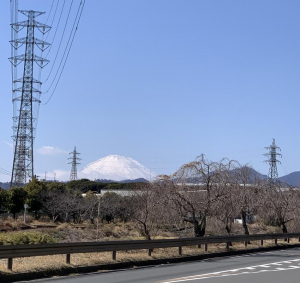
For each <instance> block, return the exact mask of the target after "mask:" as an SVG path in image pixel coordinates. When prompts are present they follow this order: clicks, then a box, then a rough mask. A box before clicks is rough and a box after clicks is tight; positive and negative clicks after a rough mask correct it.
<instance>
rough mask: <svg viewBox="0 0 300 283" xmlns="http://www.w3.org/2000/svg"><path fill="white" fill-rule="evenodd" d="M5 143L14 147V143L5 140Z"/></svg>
mask: <svg viewBox="0 0 300 283" xmlns="http://www.w3.org/2000/svg"><path fill="white" fill-rule="evenodd" d="M5 143H6V144H7V145H8V146H9V147H13V146H14V145H13V144H12V143H10V142H8V141H5Z"/></svg>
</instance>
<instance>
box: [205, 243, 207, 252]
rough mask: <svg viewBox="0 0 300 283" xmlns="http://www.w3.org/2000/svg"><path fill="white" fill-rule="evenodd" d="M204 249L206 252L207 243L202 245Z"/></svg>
mask: <svg viewBox="0 0 300 283" xmlns="http://www.w3.org/2000/svg"><path fill="white" fill-rule="evenodd" d="M204 250H205V251H206V252H207V244H205V245H204Z"/></svg>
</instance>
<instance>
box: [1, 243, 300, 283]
mask: <svg viewBox="0 0 300 283" xmlns="http://www.w3.org/2000/svg"><path fill="white" fill-rule="evenodd" d="M296 247H300V244H294V245H278V246H273V247H262V248H256V249H249V250H238V251H228V252H221V253H208V254H202V255H197V256H186V257H176V258H168V259H153V260H145V261H131V262H119V263H112V264H103V265H94V266H78V267H71V266H70V267H63V268H61V269H54V270H45V271H36V272H26V273H15V274H0V282H1V283H11V282H17V281H24V280H25V281H28V280H37V279H43V278H51V277H53V276H68V275H71V274H84V273H93V272H98V271H104V272H111V271H117V270H120V269H130V268H142V267H147V266H154V265H161V264H170V263H180V262H189V261H197V260H203V259H210V258H219V257H228V256H234V255H243V254H251V253H257V252H266V251H273V250H281V249H290V248H296Z"/></svg>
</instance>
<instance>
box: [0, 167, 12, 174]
mask: <svg viewBox="0 0 300 283" xmlns="http://www.w3.org/2000/svg"><path fill="white" fill-rule="evenodd" d="M0 170H2V171H6V172H7V173H10V172H9V171H8V170H6V169H4V168H2V167H0Z"/></svg>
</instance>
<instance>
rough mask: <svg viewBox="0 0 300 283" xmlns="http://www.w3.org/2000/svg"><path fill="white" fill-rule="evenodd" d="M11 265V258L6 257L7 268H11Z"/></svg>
mask: <svg viewBox="0 0 300 283" xmlns="http://www.w3.org/2000/svg"><path fill="white" fill-rule="evenodd" d="M12 267H13V259H12V258H8V259H7V269H9V270H12Z"/></svg>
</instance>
